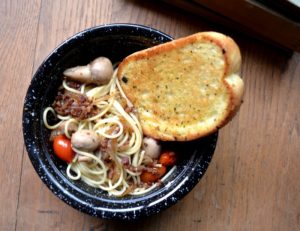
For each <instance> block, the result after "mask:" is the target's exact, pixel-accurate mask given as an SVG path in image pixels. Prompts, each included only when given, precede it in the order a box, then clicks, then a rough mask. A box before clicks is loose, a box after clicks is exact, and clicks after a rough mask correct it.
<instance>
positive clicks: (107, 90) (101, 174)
mask: <svg viewBox="0 0 300 231" xmlns="http://www.w3.org/2000/svg"><path fill="white" fill-rule="evenodd" d="M116 73H117V69H116V70H115V71H114V73H113V76H112V78H111V80H110V81H109V83H108V84H106V85H102V86H96V87H93V86H92V87H91V86H90V85H86V84H81V86H80V88H79V89H75V88H72V87H71V86H69V85H68V82H67V81H66V80H63V82H62V86H61V89H62V90H64V91H67V92H69V93H70V94H76V95H80V97H81V96H84V97H86V98H87V99H84V100H85V101H84V102H85V103H86V104H87V103H90V104H91V105H92V107H93V110H94V111H96V112H97V113H96V114H92V115H91V116H88V117H87V118H84V119H82V118H76V117H74V116H70V115H60V114H58V113H57V112H56V111H55V108H54V107H47V108H45V110H44V113H43V121H44V125H45V127H46V128H48V129H50V130H55V129H57V128H59V127H60V126H61V125H62V124H63V125H64V129H63V133H64V135H65V136H66V137H67V138H69V139H71V138H72V133H71V132H70V131H69V127H70V125H71V124H73V125H76V127H77V131H83V130H89V131H93V132H95V133H96V134H97V135H98V136H99V139H100V148H99V149H97V150H95V151H89V150H82V149H79V148H76V147H74V146H72V149H73V151H74V152H75V158H73V160H72V161H71V162H70V163H68V166H67V169H66V174H67V176H68V177H69V178H70V179H71V180H82V181H83V182H85V183H86V184H88V185H90V186H92V187H96V188H100V189H102V190H105V191H107V192H108V194H109V195H113V196H123V195H126V194H131V195H140V194H143V193H146V192H148V191H150V190H152V189H153V188H155V187H156V186H157V185H158V183H156V182H155V183H153V184H152V185H149V184H145V183H143V182H141V178H140V176H141V174H142V171H143V168H145V167H146V166H145V165H144V164H143V161H144V156H145V151H144V150H143V149H142V142H143V133H142V128H141V125H140V123H139V120H138V118H137V116H136V115H135V113H134V109H133V107H132V104H131V102H130V101H129V100H128V99H127V97H126V96H125V94H124V92H123V91H122V89H121V87H120V84H119V83H118V80H117V77H116ZM76 97H77V96H76ZM80 97H79V99H80V100H81V98H80ZM72 104H74V102H72ZM49 113H51V114H53V115H55V116H56V117H57V119H58V122H57V123H56V124H54V125H50V124H49V122H48V120H47V118H48V117H49V116H48V114H49ZM173 170H174V167H173ZM170 172H172V171H169V173H170ZM163 179H164V178H163ZM163 179H162V180H163Z"/></svg>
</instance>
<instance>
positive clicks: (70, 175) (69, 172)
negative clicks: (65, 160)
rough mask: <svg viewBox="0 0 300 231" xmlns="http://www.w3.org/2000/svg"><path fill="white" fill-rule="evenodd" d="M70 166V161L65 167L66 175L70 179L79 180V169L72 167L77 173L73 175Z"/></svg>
mask: <svg viewBox="0 0 300 231" xmlns="http://www.w3.org/2000/svg"><path fill="white" fill-rule="evenodd" d="M71 168H72V163H69V164H68V167H67V171H66V172H67V176H68V177H69V178H70V179H71V180H79V179H80V177H81V172H80V171H79V169H77V168H76V170H75V169H72V171H73V172H75V173H76V174H77V175H76V176H74V175H73V174H71Z"/></svg>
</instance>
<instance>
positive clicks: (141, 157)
mask: <svg viewBox="0 0 300 231" xmlns="http://www.w3.org/2000/svg"><path fill="white" fill-rule="evenodd" d="M144 155H145V151H144V150H143V151H141V153H140V159H139V161H138V166H140V165H142V162H143V159H144Z"/></svg>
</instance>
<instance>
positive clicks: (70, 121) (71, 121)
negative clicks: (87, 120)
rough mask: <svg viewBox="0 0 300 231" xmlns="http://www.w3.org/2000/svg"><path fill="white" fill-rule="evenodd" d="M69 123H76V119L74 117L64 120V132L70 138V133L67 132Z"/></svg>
mask: <svg viewBox="0 0 300 231" xmlns="http://www.w3.org/2000/svg"><path fill="white" fill-rule="evenodd" d="M70 123H75V124H77V125H78V121H77V120H76V119H69V120H67V121H66V124H65V129H64V133H65V135H66V136H67V137H68V138H69V139H71V134H70V133H69V125H70Z"/></svg>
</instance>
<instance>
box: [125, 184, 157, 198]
mask: <svg viewBox="0 0 300 231" xmlns="http://www.w3.org/2000/svg"><path fill="white" fill-rule="evenodd" d="M156 186H157V183H154V184H153V185H151V186H150V187H149V188H137V189H135V190H134V191H133V192H131V193H129V194H130V195H135V196H137V195H142V194H145V193H147V192H150V191H151V190H153V189H154V188H156Z"/></svg>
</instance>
